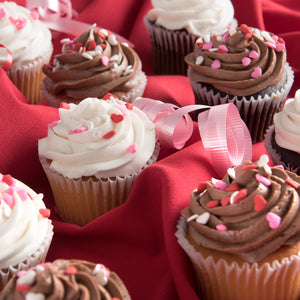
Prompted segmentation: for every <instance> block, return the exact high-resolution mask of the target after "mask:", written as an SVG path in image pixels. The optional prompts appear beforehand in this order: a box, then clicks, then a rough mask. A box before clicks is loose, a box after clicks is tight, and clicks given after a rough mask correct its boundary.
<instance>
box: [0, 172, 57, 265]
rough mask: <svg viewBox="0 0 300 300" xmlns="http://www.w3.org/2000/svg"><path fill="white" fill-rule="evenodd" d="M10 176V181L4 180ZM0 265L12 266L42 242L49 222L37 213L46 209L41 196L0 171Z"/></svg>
mask: <svg viewBox="0 0 300 300" xmlns="http://www.w3.org/2000/svg"><path fill="white" fill-rule="evenodd" d="M7 177H8V178H10V181H11V182H8V181H7V180H5V178H7ZM0 200H1V201H0V268H1V269H3V268H7V267H8V266H16V265H17V264H18V263H20V262H22V261H24V260H25V259H26V258H28V257H30V256H31V255H32V254H33V253H35V252H36V250H38V249H39V248H40V246H41V245H42V243H43V241H44V239H45V237H46V235H47V234H48V230H49V223H51V221H50V220H49V219H48V218H47V217H44V216H43V215H42V214H41V213H40V209H46V207H45V204H44V202H43V195H42V194H36V193H35V192H34V191H33V190H32V189H30V188H29V187H28V186H26V185H24V184H23V183H21V182H20V181H18V180H16V179H14V178H12V177H11V176H10V175H2V174H0Z"/></svg>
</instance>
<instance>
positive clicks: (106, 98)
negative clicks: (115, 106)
mask: <svg viewBox="0 0 300 300" xmlns="http://www.w3.org/2000/svg"><path fill="white" fill-rule="evenodd" d="M110 97H113V98H114V96H113V95H112V94H111V93H106V94H105V95H104V96H103V97H102V99H103V100H108V99H110Z"/></svg>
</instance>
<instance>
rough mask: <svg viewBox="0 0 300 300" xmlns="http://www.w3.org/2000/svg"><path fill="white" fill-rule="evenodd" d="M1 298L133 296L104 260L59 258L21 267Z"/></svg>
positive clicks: (106, 298)
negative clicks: (97, 261) (22, 269)
mask: <svg viewBox="0 0 300 300" xmlns="http://www.w3.org/2000/svg"><path fill="white" fill-rule="evenodd" d="M0 299H7V300H8V299H28V300H30V299H31V300H33V299H57V300H63V299H85V300H88V299H92V300H97V299H102V300H111V299H114V300H130V299H131V297H130V295H129V293H128V291H127V289H126V287H125V285H124V283H123V281H122V280H121V279H120V277H119V276H118V275H117V274H116V273H114V272H112V271H110V270H109V269H108V268H106V267H105V266H104V265H102V264H94V263H91V262H87V261H83V260H75V259H73V260H64V259H57V260H55V261H54V262H52V263H45V264H40V265H38V266H36V267H34V268H31V269H30V270H27V271H20V272H19V273H18V274H17V275H15V276H14V277H13V278H12V279H11V280H10V281H9V282H8V284H7V285H6V287H5V288H4V290H3V292H2V294H1V296H0Z"/></svg>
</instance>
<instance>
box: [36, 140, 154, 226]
mask: <svg viewBox="0 0 300 300" xmlns="http://www.w3.org/2000/svg"><path fill="white" fill-rule="evenodd" d="M159 149H160V147H159V145H158V144H157V146H156V148H155V151H154V153H153V154H152V157H151V158H150V159H149V160H148V162H147V163H146V165H145V166H143V168H141V169H140V170H138V171H137V172H135V173H133V174H129V175H127V176H122V177H121V176H115V177H108V178H100V179H98V178H96V177H95V176H91V177H81V178H77V179H70V178H66V177H64V176H63V175H62V174H59V173H58V172H56V171H55V170H53V169H51V168H50V165H49V161H48V160H47V159H45V158H44V157H40V161H41V164H42V166H43V169H44V171H45V173H46V175H47V177H48V180H49V183H50V186H51V189H52V192H53V196H54V200H55V204H56V207H57V210H58V213H59V215H60V217H61V218H62V219H63V220H64V221H66V222H69V223H72V224H76V225H79V226H83V225H86V224H87V223H89V222H91V221H92V220H94V219H96V218H97V217H99V216H101V215H103V214H104V213H106V212H108V211H110V210H111V209H113V208H115V207H117V206H119V205H121V204H123V203H124V202H125V201H126V200H127V198H128V196H129V194H130V191H131V188H132V186H133V184H134V181H135V180H136V178H137V176H138V175H139V174H140V173H141V172H142V170H143V169H145V168H146V167H148V166H149V165H151V164H153V163H154V162H155V161H156V160H157V157H158V154H159Z"/></svg>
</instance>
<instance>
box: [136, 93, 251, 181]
mask: <svg viewBox="0 0 300 300" xmlns="http://www.w3.org/2000/svg"><path fill="white" fill-rule="evenodd" d="M133 105H135V106H137V107H138V108H139V109H141V110H142V111H143V112H144V113H145V114H146V115H147V116H148V117H149V119H150V120H152V122H153V123H154V124H155V129H156V134H157V137H158V139H159V141H160V143H161V145H162V146H164V147H173V148H175V149H182V148H183V147H184V145H185V143H186V142H187V141H188V140H189V138H190V137H191V135H192V133H193V121H192V119H191V117H190V115H188V113H189V112H192V111H195V110H199V109H206V111H204V112H202V113H199V115H198V129H199V132H200V136H201V139H202V143H203V146H204V148H205V150H206V151H207V152H208V154H209V156H210V159H211V161H212V164H213V166H214V168H215V171H216V172H217V174H218V175H219V176H220V177H222V176H224V174H225V173H226V172H227V169H228V168H231V167H232V166H237V165H239V164H241V163H242V162H243V161H245V160H251V159H252V141H251V136H250V133H249V130H248V128H247V126H246V124H245V123H244V121H243V120H242V119H241V117H240V114H239V112H238V110H237V108H236V107H235V106H234V104H232V103H229V104H222V105H216V106H207V105H187V106H184V107H181V108H179V107H178V106H176V105H173V104H170V103H163V102H161V101H159V100H153V99H149V98H142V97H139V98H137V99H136V100H135V101H134V102H133ZM207 109H208V110H207Z"/></svg>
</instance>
